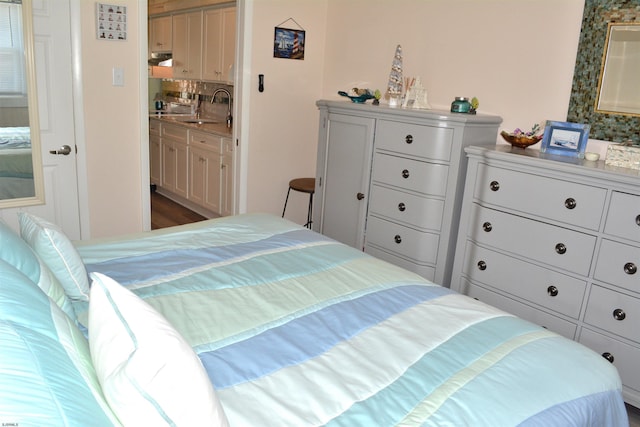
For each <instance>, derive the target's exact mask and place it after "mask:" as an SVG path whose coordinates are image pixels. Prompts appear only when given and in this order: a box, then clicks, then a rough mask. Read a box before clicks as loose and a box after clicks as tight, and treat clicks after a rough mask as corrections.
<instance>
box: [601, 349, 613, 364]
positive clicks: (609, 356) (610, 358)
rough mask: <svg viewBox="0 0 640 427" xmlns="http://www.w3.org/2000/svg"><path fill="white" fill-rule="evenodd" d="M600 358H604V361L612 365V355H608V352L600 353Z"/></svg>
mask: <svg viewBox="0 0 640 427" xmlns="http://www.w3.org/2000/svg"><path fill="white" fill-rule="evenodd" d="M602 357H604V358H605V359H607V361H608V362H609V363H613V359H614V358H613V354H611V353H609V352H608V351H607V352H604V353H602Z"/></svg>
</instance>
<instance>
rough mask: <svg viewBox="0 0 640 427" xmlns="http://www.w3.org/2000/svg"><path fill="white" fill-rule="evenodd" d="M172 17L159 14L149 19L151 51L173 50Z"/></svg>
mask: <svg viewBox="0 0 640 427" xmlns="http://www.w3.org/2000/svg"><path fill="white" fill-rule="evenodd" d="M172 27H173V23H172V18H171V16H159V17H154V18H151V19H149V51H150V52H171V50H172V38H173V33H172Z"/></svg>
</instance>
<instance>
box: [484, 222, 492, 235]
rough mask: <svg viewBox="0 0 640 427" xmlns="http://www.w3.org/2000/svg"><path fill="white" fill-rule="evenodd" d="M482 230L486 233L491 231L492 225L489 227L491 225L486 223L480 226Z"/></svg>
mask: <svg viewBox="0 0 640 427" xmlns="http://www.w3.org/2000/svg"><path fill="white" fill-rule="evenodd" d="M482 229H483V230H484V231H486V232H487V233H488V232H490V231H491V230H493V225H491V223H490V222H489V221H487V222H485V223H484V224H482Z"/></svg>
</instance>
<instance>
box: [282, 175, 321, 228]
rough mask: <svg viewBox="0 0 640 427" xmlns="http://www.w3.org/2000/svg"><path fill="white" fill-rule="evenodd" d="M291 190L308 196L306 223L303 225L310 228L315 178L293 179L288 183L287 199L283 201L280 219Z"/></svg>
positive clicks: (285, 208)
mask: <svg viewBox="0 0 640 427" xmlns="http://www.w3.org/2000/svg"><path fill="white" fill-rule="evenodd" d="M291 190H294V191H299V192H301V193H306V194H308V195H309V210H308V211H307V223H306V224H305V225H304V226H305V227H307V228H311V222H312V219H311V215H312V213H313V193H314V192H315V191H316V179H315V178H295V179H292V180H291V181H289V189H288V190H287V198H286V199H285V200H284V208H283V209H282V217H283V218H284V213H285V211H286V210H287V202H288V201H289V193H290V192H291Z"/></svg>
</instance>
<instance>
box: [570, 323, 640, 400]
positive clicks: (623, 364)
mask: <svg viewBox="0 0 640 427" xmlns="http://www.w3.org/2000/svg"><path fill="white" fill-rule="evenodd" d="M578 341H579V342H580V344H583V345H586V346H587V347H589V348H590V349H592V350H593V351H595V352H596V353H598V354H602V355H604V354H605V353H609V354H610V355H611V357H613V365H614V366H615V367H616V368H617V369H618V372H619V373H620V377H621V378H622V381H623V384H624V385H625V387H629V388H631V389H633V390H636V391H640V369H638V360H640V349H639V348H637V347H633V346H630V345H628V344H625V343H622V342H620V341H617V340H615V339H613V338H611V337H608V336H606V335H602V334H599V333H597V332H594V331H591V330H589V329H586V328H583V329H582V331H581V332H580V339H579V340H578Z"/></svg>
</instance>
